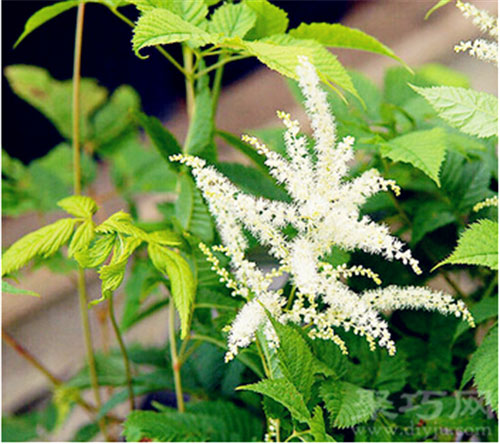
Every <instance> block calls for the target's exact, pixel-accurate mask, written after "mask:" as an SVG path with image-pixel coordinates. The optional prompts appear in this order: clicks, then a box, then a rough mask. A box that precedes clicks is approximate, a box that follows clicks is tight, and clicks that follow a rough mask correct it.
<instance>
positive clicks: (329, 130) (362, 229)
mask: <svg viewBox="0 0 500 444" xmlns="http://www.w3.org/2000/svg"><path fill="white" fill-rule="evenodd" d="M297 74H298V76H299V84H300V87H301V89H302V92H303V93H304V96H305V97H306V103H305V105H306V111H307V114H308V116H309V118H310V120H311V126H312V128H313V138H314V141H315V144H314V156H313V155H312V154H311V153H310V151H309V149H308V147H307V140H306V138H305V137H304V136H301V135H300V134H299V132H300V127H299V123H298V122H297V121H295V120H292V119H291V117H290V115H289V114H286V113H283V112H279V113H278V116H279V117H280V118H281V120H282V121H283V123H284V125H285V127H286V131H285V133H284V139H285V143H286V148H287V153H288V156H289V159H285V158H284V157H283V156H281V155H280V154H278V153H276V152H274V151H272V150H270V149H269V148H267V147H266V146H265V145H264V144H262V143H261V142H259V141H258V140H257V139H256V138H255V137H250V136H243V140H244V141H246V142H248V143H250V144H251V145H253V146H254V147H255V149H256V150H257V151H258V152H259V153H260V154H262V155H264V156H265V158H266V160H265V164H266V165H267V166H268V167H269V171H270V174H271V175H272V176H273V177H274V178H275V179H276V180H277V182H279V183H283V184H284V186H285V187H286V189H287V191H288V193H289V195H290V196H291V198H292V200H293V202H292V203H285V202H279V201H271V200H268V199H264V198H260V197H254V196H251V195H248V194H245V193H243V192H242V191H241V190H240V189H239V188H238V187H236V186H235V185H234V184H232V183H231V182H230V181H229V180H228V179H227V178H226V177H225V176H223V175H222V174H221V173H219V172H218V171H217V170H216V169H215V168H214V167H213V166H209V165H207V164H206V162H205V161H204V160H202V159H199V158H196V157H193V156H187V155H175V156H172V157H171V160H172V161H180V162H182V163H185V164H187V165H189V166H190V167H191V168H192V172H193V176H194V177H195V180H196V183H197V186H198V187H199V188H200V190H201V191H202V193H203V196H204V198H205V199H206V201H207V203H208V206H209V209H210V212H211V213H212V214H213V215H214V217H215V219H216V221H217V226H218V230H219V233H220V235H221V239H222V242H223V246H221V247H218V248H216V249H217V250H218V251H222V252H224V253H225V254H226V255H227V256H228V257H229V258H230V260H231V266H232V267H231V268H232V269H231V271H232V273H233V275H234V278H233V277H232V276H231V274H230V273H229V271H227V270H225V269H222V268H221V267H220V265H219V262H218V259H217V258H216V256H215V255H214V254H213V252H212V251H211V250H210V249H209V248H208V247H206V246H205V245H201V248H202V250H203V251H204V252H205V254H206V255H207V258H208V260H209V261H210V262H211V263H212V265H213V269H214V270H215V271H216V272H217V273H218V274H219V276H220V277H221V279H222V280H223V281H225V282H226V285H227V286H228V287H229V288H231V289H232V290H233V294H234V295H236V294H238V295H241V296H243V297H244V298H246V299H247V300H248V302H247V304H246V305H245V306H244V307H243V308H242V309H241V311H240V312H239V313H238V315H237V316H236V319H235V320H234V322H233V324H232V325H231V327H230V329H229V338H228V348H229V351H228V353H227V355H226V359H228V360H229V359H232V358H233V357H234V356H235V355H236V353H237V352H238V349H239V348H242V347H246V346H248V345H249V344H250V343H251V342H252V341H253V340H254V339H255V334H256V332H257V330H258V329H259V328H260V327H261V326H263V325H264V333H265V334H266V337H267V339H268V340H269V341H270V343H271V344H275V345H276V344H277V338H276V337H275V335H274V334H273V329H272V328H271V326H270V323H269V321H268V319H267V315H266V311H265V310H264V308H265V309H266V310H267V311H269V312H270V313H271V315H272V316H274V317H275V318H276V319H278V320H279V321H281V322H287V321H290V322H294V323H296V324H298V325H308V326H309V334H310V335H311V336H312V337H321V338H324V339H331V340H333V341H334V342H335V343H337V344H338V345H339V347H340V348H341V350H342V351H343V352H344V353H347V349H346V346H345V344H344V343H343V342H342V340H341V339H340V337H339V336H338V335H337V334H336V329H337V328H339V327H341V328H343V329H344V330H346V331H348V330H351V329H352V330H353V331H354V332H355V333H356V334H360V335H363V336H365V337H366V339H367V340H368V342H369V343H370V346H371V347H372V348H373V347H374V346H375V344H376V343H378V344H379V345H380V346H382V347H386V348H387V349H388V351H389V353H391V354H393V353H394V352H395V347H394V343H393V341H392V340H391V336H390V333H389V330H388V325H387V323H386V322H385V321H384V320H383V319H382V318H381V317H380V314H379V312H380V311H387V310H394V309H398V308H424V309H428V310H431V309H433V310H438V311H440V312H441V313H443V314H455V315H457V316H461V317H463V318H464V319H466V320H468V321H469V322H472V318H471V316H470V314H469V312H468V311H467V309H466V307H465V304H464V303H463V302H457V301H455V300H454V299H453V298H452V297H451V296H449V295H444V294H442V293H440V292H436V291H433V290H430V289H427V288H416V287H408V288H400V287H388V288H385V289H381V290H374V291H367V292H365V293H363V294H360V295H359V294H357V293H355V292H354V291H352V290H351V289H350V288H349V287H348V286H347V285H346V284H345V283H344V282H342V278H347V277H349V276H352V275H365V276H367V277H370V278H372V279H373V280H374V281H375V282H376V283H377V284H379V283H380V280H379V278H378V276H377V275H376V274H375V273H374V272H372V271H371V270H369V269H366V268H364V267H362V266H361V265H357V266H354V267H351V268H348V267H347V266H346V265H342V266H339V267H336V268H334V267H333V266H332V265H330V264H329V263H326V262H324V261H322V257H323V256H325V255H326V254H327V253H329V252H330V250H331V248H332V246H334V245H335V246H338V247H341V248H343V249H344V250H354V249H360V250H362V251H365V252H368V253H371V254H378V255H382V256H383V257H384V258H386V259H388V260H399V261H401V262H402V263H403V264H406V265H409V266H410V267H411V268H412V269H413V271H414V272H415V273H417V274H418V273H420V272H421V271H420V269H419V267H418V261H417V260H416V259H414V258H413V257H412V254H411V251H410V250H409V249H407V248H406V247H405V245H404V244H403V243H402V242H401V241H400V240H399V239H397V238H395V237H393V236H391V234H390V232H389V228H388V227H387V226H386V225H383V224H377V223H375V222H374V221H372V220H371V219H370V218H369V217H368V216H361V215H360V207H361V206H362V205H363V204H364V203H365V202H366V200H367V199H368V198H369V197H370V196H372V195H374V194H376V193H378V192H380V191H388V190H391V191H393V192H395V194H396V195H397V194H399V187H397V185H396V184H395V182H394V181H392V180H386V179H384V178H383V177H381V176H380V174H379V173H378V171H376V170H370V171H367V172H365V173H363V174H362V175H361V176H359V177H357V178H355V179H352V180H349V181H348V180H345V179H344V177H345V176H346V174H347V173H348V170H349V167H348V162H349V161H351V160H352V159H353V156H354V154H353V149H352V146H353V143H354V139H353V138H352V137H345V138H344V139H343V140H341V141H338V140H337V139H336V126H335V121H334V118H333V117H332V115H331V113H330V109H329V105H328V102H327V99H326V94H325V92H324V91H322V90H321V88H320V86H319V83H320V82H319V78H318V76H317V74H316V71H315V69H314V67H313V66H312V65H311V63H309V61H308V60H307V59H306V58H300V59H299V64H298V66H297ZM289 226H292V227H293V228H294V229H295V230H294V231H295V232H296V234H295V235H294V236H287V235H286V234H285V233H284V230H283V228H284V227H289ZM244 229H246V230H248V231H249V232H251V233H252V235H253V236H255V237H256V238H257V239H259V241H260V243H261V244H262V245H265V246H267V247H268V248H269V253H270V254H271V255H272V256H274V257H275V258H276V259H277V261H278V262H279V268H277V269H275V270H273V271H272V272H271V273H268V274H265V273H264V272H263V271H262V270H261V269H259V267H258V266H257V264H256V263H254V262H252V261H250V260H248V259H247V258H246V257H245V250H246V249H247V247H248V244H247V240H246V237H245V235H244V231H243V230H244ZM285 272H286V273H289V275H290V278H291V280H292V283H293V284H294V285H295V287H296V293H295V295H294V300H293V301H287V300H286V298H285V297H284V296H283V294H282V292H281V291H273V290H270V285H271V282H272V280H273V278H274V277H276V276H278V275H280V274H282V273H285ZM287 302H289V303H288V306H290V304H291V303H292V302H293V304H292V305H291V307H289V308H285V306H286V305H287Z"/></svg>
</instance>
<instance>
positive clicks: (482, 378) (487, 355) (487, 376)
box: [461, 325, 498, 412]
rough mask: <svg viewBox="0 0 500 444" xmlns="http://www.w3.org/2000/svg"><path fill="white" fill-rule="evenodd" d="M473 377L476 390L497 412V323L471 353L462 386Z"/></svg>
mask: <svg viewBox="0 0 500 444" xmlns="http://www.w3.org/2000/svg"><path fill="white" fill-rule="evenodd" d="M472 377H474V385H475V386H476V387H477V392H478V393H479V395H480V396H482V397H484V398H485V400H486V404H488V405H489V406H491V407H492V408H493V410H495V412H498V325H495V326H494V327H493V328H492V329H491V330H490V331H489V332H488V334H487V335H486V337H485V338H484V340H483V342H482V343H481V345H480V346H479V348H478V349H477V350H476V352H475V353H474V354H473V355H472V357H471V359H470V361H469V364H468V365H467V368H466V369H465V373H464V376H463V379H462V385H461V386H462V387H463V386H464V385H465V384H467V382H469V381H470V380H471V378H472Z"/></svg>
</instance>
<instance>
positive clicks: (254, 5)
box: [244, 0, 288, 40]
mask: <svg viewBox="0 0 500 444" xmlns="http://www.w3.org/2000/svg"><path fill="white" fill-rule="evenodd" d="M244 4H245V5H247V6H248V7H249V8H251V9H252V10H253V12H255V14H256V15H257V21H256V22H255V26H254V27H253V29H251V30H250V32H248V34H247V35H246V38H247V39H248V40H254V39H261V38H264V37H268V36H271V35H274V34H284V33H285V32H286V30H287V28H288V14H287V13H286V12H285V11H283V9H280V8H278V7H277V6H275V5H273V4H272V3H270V2H268V1H267V0H245V1H244Z"/></svg>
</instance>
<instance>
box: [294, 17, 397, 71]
mask: <svg viewBox="0 0 500 444" xmlns="http://www.w3.org/2000/svg"><path fill="white" fill-rule="evenodd" d="M289 33H290V35H291V36H292V37H296V38H299V39H311V40H316V41H317V42H319V43H321V44H322V45H325V46H329V47H335V48H350V49H360V50H362V51H370V52H374V53H376V54H382V55H385V56H388V57H391V58H393V59H394V60H397V61H398V62H401V63H403V64H405V63H404V62H403V61H402V60H401V59H400V58H399V57H398V56H396V54H394V52H393V51H392V50H391V49H390V48H388V47H387V46H385V45H384V44H383V43H381V42H379V41H378V40H377V39H376V38H375V37H372V36H370V35H368V34H365V33H364V32H363V31H360V30H359V29H354V28H349V27H348V26H344V25H341V24H339V23H301V24H300V25H299V27H298V28H295V29H291V30H290V31H289Z"/></svg>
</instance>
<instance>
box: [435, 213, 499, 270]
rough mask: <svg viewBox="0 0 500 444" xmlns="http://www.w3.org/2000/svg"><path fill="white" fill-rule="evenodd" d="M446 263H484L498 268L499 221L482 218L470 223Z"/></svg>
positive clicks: (492, 267)
mask: <svg viewBox="0 0 500 444" xmlns="http://www.w3.org/2000/svg"><path fill="white" fill-rule="evenodd" d="M445 264H466V265H482V266H485V267H488V268H491V269H492V270H498V222H493V221H491V220H489V219H482V220H480V221H478V222H476V223H474V224H472V225H470V226H469V227H468V228H467V229H466V230H465V231H464V232H463V233H462V234H461V236H460V238H459V239H458V245H457V247H456V248H455V250H454V251H453V253H452V254H451V256H449V257H448V258H446V259H445V260H444V261H441V262H440V263H439V264H437V265H436V266H435V267H434V268H433V269H436V268H437V267H441V266H442V265H445Z"/></svg>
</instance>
